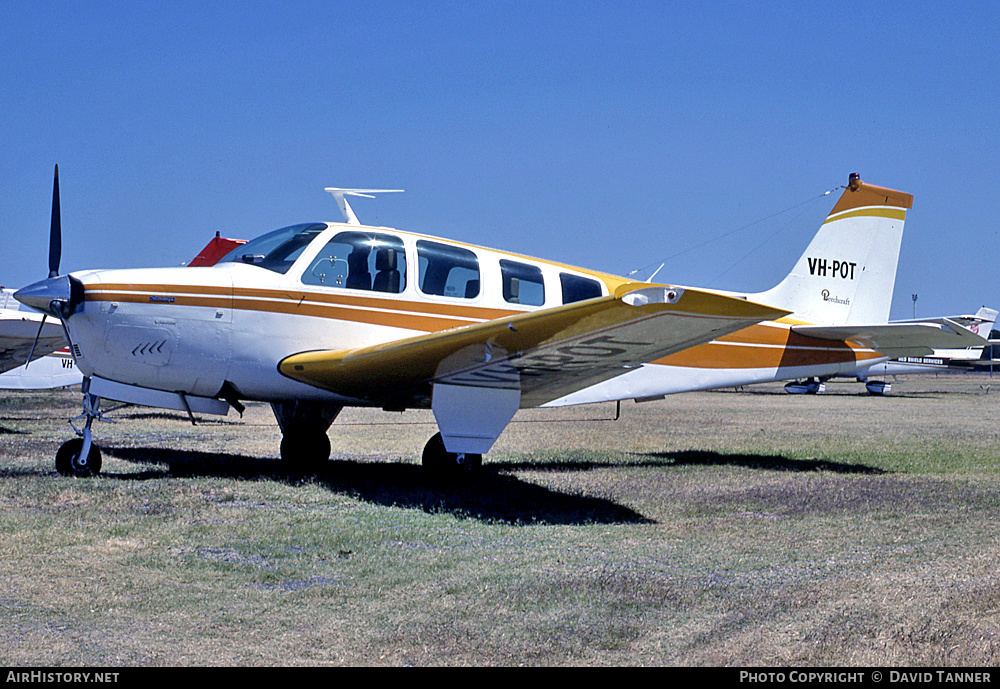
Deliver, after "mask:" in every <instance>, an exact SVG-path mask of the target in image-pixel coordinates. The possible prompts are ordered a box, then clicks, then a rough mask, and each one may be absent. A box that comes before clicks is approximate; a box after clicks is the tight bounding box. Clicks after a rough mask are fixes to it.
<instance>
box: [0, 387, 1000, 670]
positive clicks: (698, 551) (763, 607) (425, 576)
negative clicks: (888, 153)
mask: <svg viewBox="0 0 1000 689" xmlns="http://www.w3.org/2000/svg"><path fill="white" fill-rule="evenodd" d="M993 382H994V381H993V380H991V379H990V378H988V377H973V376H956V377H938V378H912V379H901V380H898V381H896V382H895V383H894V385H893V391H892V394H890V395H888V396H885V397H870V396H868V395H866V394H864V388H863V386H861V385H859V384H857V383H833V384H828V386H827V393H826V394H823V395H819V396H791V395H786V394H784V393H783V392H782V390H781V387H780V386H779V385H774V386H760V387H756V388H747V389H744V390H741V391H735V390H723V391H715V392H705V393H691V394H684V395H676V396H673V397H668V398H666V399H664V400H662V401H657V402H649V403H645V404H635V403H632V402H627V403H623V404H622V407H621V418H619V419H618V420H614V418H613V417H614V415H615V408H614V405H601V406H594V407H581V408H572V409H562V410H531V411H525V412H522V413H520V414H519V415H518V417H517V419H516V421H515V423H514V424H512V425H511V426H510V427H509V428H508V430H507V431H506V432H505V434H504V436H503V437H502V438H501V439H500V441H499V442H498V443H497V445H496V447H495V448H494V450H493V452H492V453H491V454H490V455H489V456H488V457H487V458H486V465H485V470H484V472H483V475H482V476H481V477H479V478H478V479H477V480H475V481H471V482H468V483H464V484H458V485H442V484H437V483H432V482H428V481H427V480H426V479H425V477H424V476H423V474H422V472H421V470H420V467H419V456H420V450H421V448H422V446H423V443H424V442H425V441H426V440H427V438H428V437H430V436H431V435H432V434H433V433H434V430H435V429H434V426H433V424H432V423H431V417H430V415H429V413H426V412H406V413H402V414H399V413H387V412H380V411H367V410H347V411H345V412H344V413H343V414H342V415H341V417H340V418H339V419H338V420H337V422H336V423H335V424H334V427H333V428H332V429H331V431H330V436H331V439H332V442H333V447H334V449H333V458H332V460H331V462H330V465H329V467H328V468H326V469H324V470H323V471H322V472H321V473H318V474H315V475H296V474H292V473H289V472H288V471H286V470H285V469H284V467H283V466H282V464H281V462H280V461H279V460H277V459H276V456H277V452H278V449H277V448H278V440H279V433H278V430H277V427H276V425H275V423H274V421H273V418H272V417H271V414H270V410H269V408H268V407H266V406H264V405H253V406H251V407H250V408H249V409H248V410H247V412H246V414H245V415H244V417H243V418H242V419H241V418H239V417H237V416H235V415H230V417H228V418H226V419H223V420H221V421H220V420H213V419H210V418H202V419H200V420H199V424H198V425H197V426H192V425H191V424H190V422H189V421H188V420H187V419H186V418H185V417H184V416H183V415H179V414H173V413H162V412H159V411H156V410H150V409H142V408H132V409H126V410H122V411H121V412H118V413H117V414H116V415H115V418H116V420H117V421H118V422H117V423H114V424H110V423H108V424H105V423H102V424H99V425H98V426H97V429H96V436H97V439H98V442H99V443H100V445H101V446H102V448H103V449H104V471H103V473H102V475H100V476H99V477H96V478H88V479H71V478H63V477H60V476H58V475H57V474H55V472H54V470H53V456H54V454H55V451H56V449H57V448H58V446H59V445H60V443H61V442H62V441H64V440H66V439H67V438H69V437H70V434H71V429H70V427H69V426H68V425H67V424H66V419H67V418H68V417H69V416H73V415H76V414H77V413H78V407H79V402H78V399H77V397H76V396H74V395H71V394H70V393H69V392H66V391H56V392H45V393H37V394H23V393H13V394H7V395H0V641H2V643H0V664H3V665H7V666H13V665H29V666H30V665H45V666H80V665H87V666H133V667H134V666H161V665H169V666H177V665H198V666H209V665H227V666H251V665H257V666H276V665H386V666H402V665H416V666H428V665H594V666H597V665H605V666H606V665H618V666H626V665H674V666H786V665H799V666H801V665H810V666H818V665H835V666H883V667H888V666H923V665H934V666H939V665H944V666H962V667H970V666H996V665H997V664H998V663H1000V527H998V508H1000V428H998V425H997V409H998V404H1000V379H998V380H997V381H996V383H997V384H996V385H995V387H992V388H991V385H992V384H993Z"/></svg>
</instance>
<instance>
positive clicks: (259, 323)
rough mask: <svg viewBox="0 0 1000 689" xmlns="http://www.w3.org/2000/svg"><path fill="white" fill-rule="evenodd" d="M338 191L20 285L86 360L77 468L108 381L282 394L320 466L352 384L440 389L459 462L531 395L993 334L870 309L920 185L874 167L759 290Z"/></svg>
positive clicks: (433, 447) (685, 383)
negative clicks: (370, 215)
mask: <svg viewBox="0 0 1000 689" xmlns="http://www.w3.org/2000/svg"><path fill="white" fill-rule="evenodd" d="M327 191H329V192H330V193H332V194H333V195H334V197H335V198H336V200H337V202H338V204H339V205H340V207H341V210H342V212H343V213H344V216H345V220H346V222H343V223H330V222H321V223H305V224H300V225H293V226H291V227H286V228H282V229H279V230H275V231H273V232H270V233H268V234H265V235H263V236H261V237H258V238H257V239H254V240H251V241H250V242H248V243H246V244H244V245H242V246H240V247H238V248H237V249H235V250H234V251H233V252H232V253H230V254H229V255H228V256H226V257H225V258H224V259H223V260H222V261H220V262H219V263H218V264H216V265H215V266H212V267H208V268H158V269H134V270H99V271H81V272H75V273H72V274H70V275H61V276H60V275H56V276H55V277H50V278H49V279H47V280H43V281H41V282H38V283H35V284H33V285H30V286H28V287H25V288H24V289H22V290H20V291H18V292H17V294H16V297H17V299H18V300H20V301H21V302H22V303H24V304H27V305H29V306H31V307H33V308H35V309H38V310H39V311H42V312H43V313H45V314H48V315H49V316H52V317H54V318H60V319H61V320H62V324H63V326H64V328H65V331H66V333H67V337H68V339H69V341H70V343H71V351H72V352H73V355H74V357H75V360H76V362H77V365H78V366H79V368H80V370H81V371H82V372H83V373H84V375H85V380H84V385H83V390H84V405H83V406H84V416H85V417H86V425H85V426H84V428H82V429H80V430H79V431H78V432H79V435H80V437H78V438H75V439H73V440H70V441H68V442H67V443H66V444H64V445H63V447H62V448H61V449H60V451H59V453H58V454H57V457H56V467H57V469H58V470H59V471H60V472H61V473H64V474H71V475H89V474H91V473H96V472H97V471H99V469H100V463H101V456H100V452H99V451H98V449H97V447H96V446H95V445H94V444H93V442H92V434H91V423H92V421H93V420H94V419H95V418H99V416H100V414H101V412H100V410H99V405H100V400H101V398H106V399H111V400H117V401H121V402H126V403H135V404H142V405H148V406H158V407H165V408H171V409H178V410H184V411H187V412H188V413H189V414H193V413H195V412H197V413H214V414H225V413H227V411H228V409H229V408H235V409H237V410H240V409H241V408H242V405H241V401H246V400H259V401H267V402H270V404H271V406H272V409H273V411H274V414H275V416H276V418H277V421H278V424H279V426H280V428H281V431H282V441H281V456H282V458H283V459H284V460H286V461H289V462H292V463H296V464H302V465H309V466H311V465H315V464H316V463H317V462H320V461H325V460H326V459H327V458H328V457H329V453H330V441H329V438H328V436H327V430H328V429H329V427H330V425H331V424H332V422H333V420H334V418H335V417H336V416H337V414H338V413H339V412H340V410H341V409H342V408H343V407H345V406H349V405H351V406H374V407H382V408H385V409H392V410H401V409H406V408H418V407H429V408H430V409H431V410H432V411H433V413H434V417H435V420H436V421H437V424H438V428H439V433H438V434H436V435H435V436H434V437H433V438H431V440H430V441H429V442H428V443H427V445H426V447H425V448H424V453H423V463H424V465H425V467H426V468H428V469H430V470H432V471H436V472H457V471H464V470H467V469H470V468H476V467H478V466H479V465H480V463H481V460H482V454H483V453H485V452H487V451H488V450H489V448H490V447H491V446H492V445H493V443H494V442H495V440H496V439H497V438H498V437H499V436H500V434H501V433H502V432H503V430H504V428H505V427H506V426H507V424H508V423H509V422H510V421H511V419H512V418H513V416H514V414H515V413H516V412H517V410H518V409H519V408H524V407H533V406H541V405H562V404H575V403H583V402H592V401H604V400H616V399H617V400H620V399H630V398H646V397H652V396H657V395H663V394H667V393H671V392H679V391H682V390H693V389H701V388H711V387H720V386H722V385H733V384H743V383H749V382H759V381H761V380H766V379H770V380H776V379H777V380H780V379H787V378H793V377H798V376H800V375H803V374H805V373H807V372H810V371H816V372H820V371H822V372H836V371H841V370H848V367H851V368H856V367H857V366H858V362H859V361H862V362H863V361H872V362H875V361H878V360H884V359H886V358H889V357H890V356H895V355H897V354H896V353H895V350H894V349H893V348H894V347H902V346H903V345H902V344H900V342H901V341H904V340H905V341H906V342H907V343H908V344H907V345H906V346H908V347H911V348H912V347H913V344H912V341H913V338H914V337H915V336H919V337H921V338H923V339H924V340H926V341H927V342H929V343H931V344H929V345H928V346H934V345H933V342H937V341H938V340H942V341H943V340H946V341H947V342H949V343H950V344H955V343H957V342H966V341H967V340H968V338H975V337H977V336H975V335H973V334H972V333H970V332H969V331H964V332H962V331H951V330H948V332H947V333H946V332H945V330H943V329H940V328H936V327H934V326H923V325H915V326H906V327H905V328H908V330H906V329H905V328H904V330H905V332H904V331H900V330H899V329H897V328H895V327H891V326H888V325H886V324H885V321H884V317H883V318H882V320H880V321H879V320H876V321H874V322H875V323H876V325H865V323H870V322H871V321H870V318H871V317H872V316H874V315H876V314H879V313H881V311H882V307H883V306H884V307H885V310H886V311H887V310H888V300H889V299H890V298H891V290H892V283H893V280H894V276H895V269H896V261H897V258H898V250H899V242H900V236H901V232H902V226H903V219H904V216H905V213H906V209H907V208H909V207H910V204H911V200H912V198H911V197H910V196H909V195H907V194H902V193H900V192H895V191H891V190H886V189H882V188H880V187H874V186H870V185H866V184H863V183H862V182H861V180H860V179H859V178H857V177H856V176H852V179H851V182H850V184H849V186H848V187H847V188H846V190H845V192H844V195H843V196H842V197H841V199H840V201H839V202H838V204H837V206H836V207H835V208H834V210H833V212H832V213H831V214H830V217H829V218H828V220H827V221H826V223H825V224H824V225H823V227H822V228H821V230H820V233H819V234H818V235H817V237H816V239H814V240H813V242H812V243H811V244H810V246H809V249H808V250H807V252H806V255H805V256H804V257H803V258H802V259H801V260H800V262H799V264H797V265H796V268H795V269H794V270H793V271H792V273H791V275H789V277H788V278H786V279H785V280H784V281H783V282H782V283H781V284H779V285H778V286H777V287H776V288H775V289H773V290H770V291H768V292H765V293H762V294H760V295H733V294H724V293H720V292H712V291H706V290H699V289H693V288H688V287H678V286H672V285H662V284H650V283H642V282H635V281H632V280H629V279H627V278H622V277H618V276H614V275H609V274H605V273H599V272H594V271H589V270H584V269H581V268H575V267H571V266H567V265H563V264H560V263H555V262H552V261H546V260H540V259H535V258H530V257H527V256H521V255H518V254H513V253H508V252H504V251H498V250H494V249H487V248H483V247H478V246H472V245H468V244H463V243H459V242H455V241H450V240H446V239H441V238H437V237H431V236H425V235H420V234H414V233H409V232H402V231H399V230H394V229H390V228H385V227H369V226H363V225H361V224H360V223H359V222H358V220H357V217H356V216H355V215H354V213H353V211H352V210H351V208H350V205H349V204H348V203H347V198H346V197H348V196H365V195H368V194H370V193H373V192H374V191H376V190H356V189H336V188H330V189H327ZM53 206H54V208H57V207H58V201H57V196H54V201H53ZM55 215H56V212H55V211H54V217H55ZM58 242H59V239H58V237H57V223H56V222H53V230H52V235H51V236H50V245H51V244H56V245H58ZM53 260H54V263H53ZM55 273H58V254H56V255H55V259H53V255H52V253H51V252H50V275H51V274H55ZM758 301H760V302H763V304H762V303H758ZM883 302H884V303H883ZM767 303H771V304H773V305H772V306H768V305H764V304H767ZM792 311H794V312H795V313H794V314H793V316H794V317H793V318H791V319H789V318H788V316H789V314H790V313H791V312H792ZM807 322H811V323H812V325H809V324H807ZM878 323H882V325H878ZM921 351H922V350H921ZM192 419H193V416H192Z"/></svg>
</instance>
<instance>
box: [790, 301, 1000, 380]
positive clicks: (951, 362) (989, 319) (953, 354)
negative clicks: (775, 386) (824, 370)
mask: <svg viewBox="0 0 1000 689" xmlns="http://www.w3.org/2000/svg"><path fill="white" fill-rule="evenodd" d="M996 319H997V311H996V309H990V308H987V307H985V306H984V307H982V308H980V309H979V311H977V312H976V314H975V315H972V316H951V317H949V318H946V319H934V322H944V323H958V324H959V325H961V326H963V327H965V328H968V329H969V330H971V331H972V332H974V333H977V334H979V335H981V336H983V335H984V333H985V335H986V336H988V337H989V338H990V339H988V340H987V344H986V345H985V346H979V347H966V348H964V349H935V350H934V351H933V352H931V353H930V354H929V355H926V356H904V357H900V358H898V359H893V360H891V361H885V362H883V363H879V364H873V365H871V366H866V367H864V368H862V369H859V370H857V371H854V372H853V373H852V374H851V377H853V378H855V379H856V380H858V381H859V382H862V383H864V384H865V387H866V388H867V390H868V392H869V393H870V394H872V395H882V394H885V393H887V392H889V391H890V390H891V387H892V386H891V385H890V384H889V383H887V382H885V381H884V380H871V379H870V378H871V376H899V375H913V374H927V373H934V374H937V373H990V372H992V370H993V368H994V366H997V365H998V364H1000V362H998V361H996V359H995V353H994V347H995V346H996V345H998V344H1000V338H995V337H994V336H996V335H1000V334H998V333H997V332H996V331H995V330H993V324H994V323H995V322H996ZM893 322H894V323H916V322H921V321H916V320H909V321H893ZM998 370H1000V369H998ZM820 384H822V381H820ZM786 389H787V386H786ZM819 391H821V390H817V392H819Z"/></svg>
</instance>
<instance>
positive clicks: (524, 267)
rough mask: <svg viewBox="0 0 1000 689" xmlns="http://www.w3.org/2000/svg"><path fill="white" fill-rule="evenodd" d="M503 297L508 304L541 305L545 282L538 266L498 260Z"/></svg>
mask: <svg viewBox="0 0 1000 689" xmlns="http://www.w3.org/2000/svg"><path fill="white" fill-rule="evenodd" d="M500 275H501V278H502V281H503V298H504V301H506V302H507V303H508V304H528V305H530V306H541V305H542V304H544V303H545V282H544V281H543V280H542V269H541V268H539V267H538V266H533V265H529V264H527V263H519V262H517V261H508V260H506V259H501V260H500Z"/></svg>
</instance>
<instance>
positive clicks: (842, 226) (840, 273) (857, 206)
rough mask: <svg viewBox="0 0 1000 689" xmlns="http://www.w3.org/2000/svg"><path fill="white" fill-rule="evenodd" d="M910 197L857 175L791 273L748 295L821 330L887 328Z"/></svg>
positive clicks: (910, 205)
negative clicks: (854, 326)
mask: <svg viewBox="0 0 1000 689" xmlns="http://www.w3.org/2000/svg"><path fill="white" fill-rule="evenodd" d="M912 207H913V196H911V195H910V194H907V193H904V192H901V191H894V190H892V189H885V188H883V187H876V186H874V185H871V184H865V183H864V182H862V181H861V178H860V177H858V175H857V174H852V175H851V177H850V182H849V184H848V185H847V186H846V187H845V188H844V193H843V195H841V197H840V200H839V201H837V205H835V206H834V207H833V210H832V211H830V215H829V216H827V219H826V222H824V223H823V225H822V226H821V227H820V229H819V232H817V233H816V236H815V237H813V240H812V242H810V244H809V247H808V248H807V249H806V251H805V253H804V254H802V257H801V258H800V259H799V260H798V262H797V263H796V264H795V267H794V268H793V269H792V272H791V273H789V275H788V276H787V277H786V278H785V279H784V280H782V281H781V282H780V283H779V284H778V285H777V286H775V287H773V288H771V289H769V290H767V291H766V292H759V293H757V294H751V295H748V297H749V298H750V299H752V300H753V301H757V302H760V303H763V304H769V305H771V306H777V307H780V308H783V309H788V310H789V311H792V315H791V316H790V317H791V318H795V319H797V320H803V321H807V322H809V323H815V324H817V325H852V324H858V323H870V324H876V323H885V322H886V321H888V320H889V306H890V304H891V303H892V289H893V285H894V283H895V281H896V264H897V263H898V262H899V245H900V241H901V240H902V237H903V221H904V219H905V218H906V211H907V209H908V208H912Z"/></svg>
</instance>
